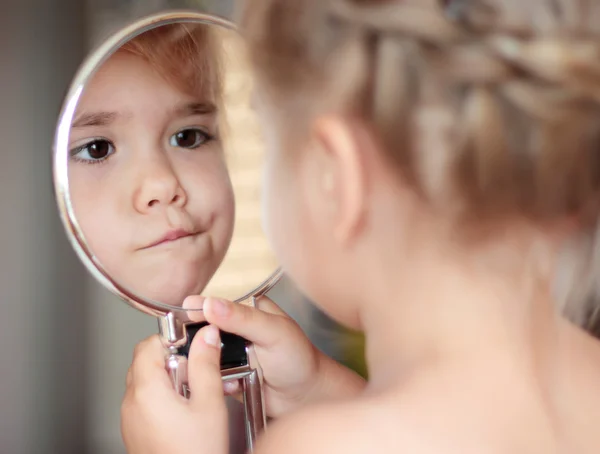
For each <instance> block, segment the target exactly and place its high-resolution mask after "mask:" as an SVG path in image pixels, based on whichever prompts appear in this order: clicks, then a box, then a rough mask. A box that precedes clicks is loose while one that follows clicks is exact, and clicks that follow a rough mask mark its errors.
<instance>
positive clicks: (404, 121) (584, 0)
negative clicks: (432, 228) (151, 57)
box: [241, 0, 600, 329]
mask: <svg viewBox="0 0 600 454" xmlns="http://www.w3.org/2000/svg"><path fill="white" fill-rule="evenodd" d="M241 23H242V30H243V33H244V34H245V36H246V38H247V40H248V43H249V46H250V56H251V60H252V62H253V65H254V67H255V70H256V72H257V75H258V80H259V83H261V85H262V86H263V87H266V90H267V94H268V96H270V98H271V99H272V100H273V101H274V102H276V103H278V105H284V104H291V103H293V107H292V108H287V107H285V108H284V109H283V111H285V112H294V123H293V124H294V127H295V128H299V127H300V126H301V125H304V126H307V125H308V122H309V121H310V117H311V115H314V113H315V112H317V111H319V110H323V109H339V110H343V111H345V112H347V113H351V114H355V115H357V116H360V117H362V118H364V119H365V120H367V121H368V123H369V124H370V125H372V127H373V128H374V130H375V131H376V133H377V135H378V136H379V137H380V138H381V139H382V141H383V144H384V149H385V152H386V158H387V159H388V160H389V162H390V164H393V165H395V166H396V167H397V169H398V171H399V172H400V173H401V174H402V177H403V178H404V179H405V180H406V181H408V182H409V183H410V184H411V185H412V187H413V188H414V189H415V191H416V192H417V193H418V194H420V195H422V196H423V197H424V198H425V199H427V200H428V201H429V202H430V203H431V204H432V205H434V206H436V208H437V207H440V209H442V208H443V209H444V210H451V211H450V214H451V215H452V216H453V218H454V219H457V220H460V221H461V222H462V221H465V220H468V221H472V222H470V223H471V224H477V225H481V223H483V222H490V223H494V222H497V221H499V220H503V219H511V218H513V217H515V218H526V219H530V220H532V221H535V222H540V223H546V222H553V221H557V220H561V219H566V218H572V219H577V220H578V221H579V220H580V221H581V225H582V229H581V230H580V232H581V233H580V235H579V236H577V237H574V238H573V239H572V243H571V244H569V245H568V246H567V247H565V253H564V254H563V258H562V263H561V268H560V270H559V273H558V275H559V279H558V280H557V282H556V285H557V288H556V299H557V302H558V304H559V305H560V308H561V310H562V311H563V313H564V314H565V315H566V316H568V317H570V318H571V319H572V320H574V321H576V322H577V323H579V324H580V325H584V326H587V327H588V328H590V329H591V324H593V322H594V320H595V319H596V318H597V317H596V312H597V308H598V307H599V305H598V304H597V303H596V298H595V295H596V294H597V289H596V287H598V285H599V282H598V279H596V276H597V275H600V260H599V259H598V257H599V254H597V253H596V250H597V249H599V248H600V247H599V245H598V242H597V239H596V238H597V237H596V233H595V230H596V228H597V218H598V214H599V213H598V211H599V203H598V202H599V201H600V198H599V190H600V40H599V38H600V2H598V1H596V0H577V1H576V0H462V1H460V0H455V1H445V2H442V1H439V2H438V1H434V0H296V1H294V2H290V1H287V0H261V1H260V2H252V3H251V6H250V7H248V8H247V9H246V10H245V11H243V14H242V20H241ZM285 122H286V121H285V120H284V123H285ZM283 126H285V124H284V125H283ZM290 129H291V128H290Z"/></svg>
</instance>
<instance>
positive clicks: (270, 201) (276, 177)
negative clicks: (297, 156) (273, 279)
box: [262, 156, 303, 272]
mask: <svg viewBox="0 0 600 454" xmlns="http://www.w3.org/2000/svg"><path fill="white" fill-rule="evenodd" d="M301 216H302V213H301V209H300V206H299V199H298V197H297V192H296V191H295V177H294V171H293V169H290V168H288V167H287V164H284V163H282V162H281V161H279V160H278V159H277V157H276V156H268V157H267V159H266V161H265V163H264V167H263V185H262V222H263V230H264V232H265V234H266V236H267V239H268V241H269V244H270V246H271V248H272V249H273V251H274V252H275V254H276V256H277V259H278V260H279V263H280V265H281V266H282V267H283V268H284V269H286V271H290V272H291V271H292V270H294V269H296V263H295V262H296V258H297V256H298V253H299V252H300V251H296V250H295V249H296V248H297V247H301V246H300V245H302V235H303V232H302V222H301Z"/></svg>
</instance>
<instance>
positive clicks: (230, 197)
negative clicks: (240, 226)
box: [180, 157, 235, 243]
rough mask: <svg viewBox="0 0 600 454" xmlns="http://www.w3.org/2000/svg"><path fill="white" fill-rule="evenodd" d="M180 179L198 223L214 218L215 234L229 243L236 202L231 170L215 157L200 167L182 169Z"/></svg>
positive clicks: (191, 211)
mask: <svg viewBox="0 0 600 454" xmlns="http://www.w3.org/2000/svg"><path fill="white" fill-rule="evenodd" d="M180 179H181V182H182V184H183V186H184V189H185V191H186V192H187V195H188V199H189V202H188V203H189V207H188V211H189V213H190V214H191V215H192V216H193V217H196V218H198V220H199V221H200V220H203V219H204V220H206V219H208V218H214V227H215V228H216V229H215V231H213V234H214V235H215V236H216V237H217V238H218V239H219V242H221V243H222V242H229V241H230V239H231V235H232V233H233V227H234V226H233V224H234V217H235V200H234V194H233V188H232V185H231V180H230V177H229V173H228V171H227V167H226V165H225V164H224V162H223V161H222V160H221V159H220V158H218V157H215V158H214V159H211V160H210V161H208V160H205V161H204V162H202V163H201V164H199V165H197V166H193V167H190V166H187V167H183V168H182V173H180Z"/></svg>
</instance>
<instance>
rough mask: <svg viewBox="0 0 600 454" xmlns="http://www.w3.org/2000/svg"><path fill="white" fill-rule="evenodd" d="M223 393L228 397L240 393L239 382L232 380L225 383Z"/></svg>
mask: <svg viewBox="0 0 600 454" xmlns="http://www.w3.org/2000/svg"><path fill="white" fill-rule="evenodd" d="M223 391H224V392H225V394H226V395H228V396H231V395H234V394H237V393H239V392H240V382H239V380H230V381H224V382H223Z"/></svg>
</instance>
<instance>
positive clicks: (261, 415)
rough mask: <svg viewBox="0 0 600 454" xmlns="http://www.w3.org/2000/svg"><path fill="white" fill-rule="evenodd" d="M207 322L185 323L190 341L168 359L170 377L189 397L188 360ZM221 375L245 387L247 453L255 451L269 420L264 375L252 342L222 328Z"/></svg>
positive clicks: (176, 388)
mask: <svg viewBox="0 0 600 454" xmlns="http://www.w3.org/2000/svg"><path fill="white" fill-rule="evenodd" d="M206 324H207V323H206V322H200V323H194V324H190V325H187V326H186V332H187V341H186V344H185V345H184V346H182V347H181V348H179V349H178V351H177V353H173V352H171V353H170V354H169V355H168V356H167V358H166V364H165V366H166V369H167V371H168V373H169V376H170V377H171V381H172V383H173V387H174V389H175V390H176V391H177V392H178V393H179V394H181V395H182V396H184V397H186V398H189V396H190V393H191V391H190V389H189V387H188V359H187V355H188V353H189V348H190V346H191V343H192V340H193V338H194V336H195V334H196V333H197V332H198V331H199V330H200V329H201V328H202V327H203V326H206ZM221 342H222V346H221V377H222V379H223V381H228V380H239V381H240V383H241V387H242V397H243V405H244V426H245V432H246V446H247V451H248V452H253V451H254V447H255V445H256V440H257V438H258V436H259V435H260V434H261V433H262V432H263V430H265V427H266V424H267V419H266V413H265V405H264V395H263V382H262V374H261V371H260V369H259V368H258V367H256V365H257V362H256V361H255V360H254V359H255V358H252V359H253V360H252V361H251V360H250V356H254V351H253V349H252V345H251V344H250V342H248V341H247V340H245V339H244V338H242V337H240V336H237V335H235V334H231V333H226V332H224V331H221Z"/></svg>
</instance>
